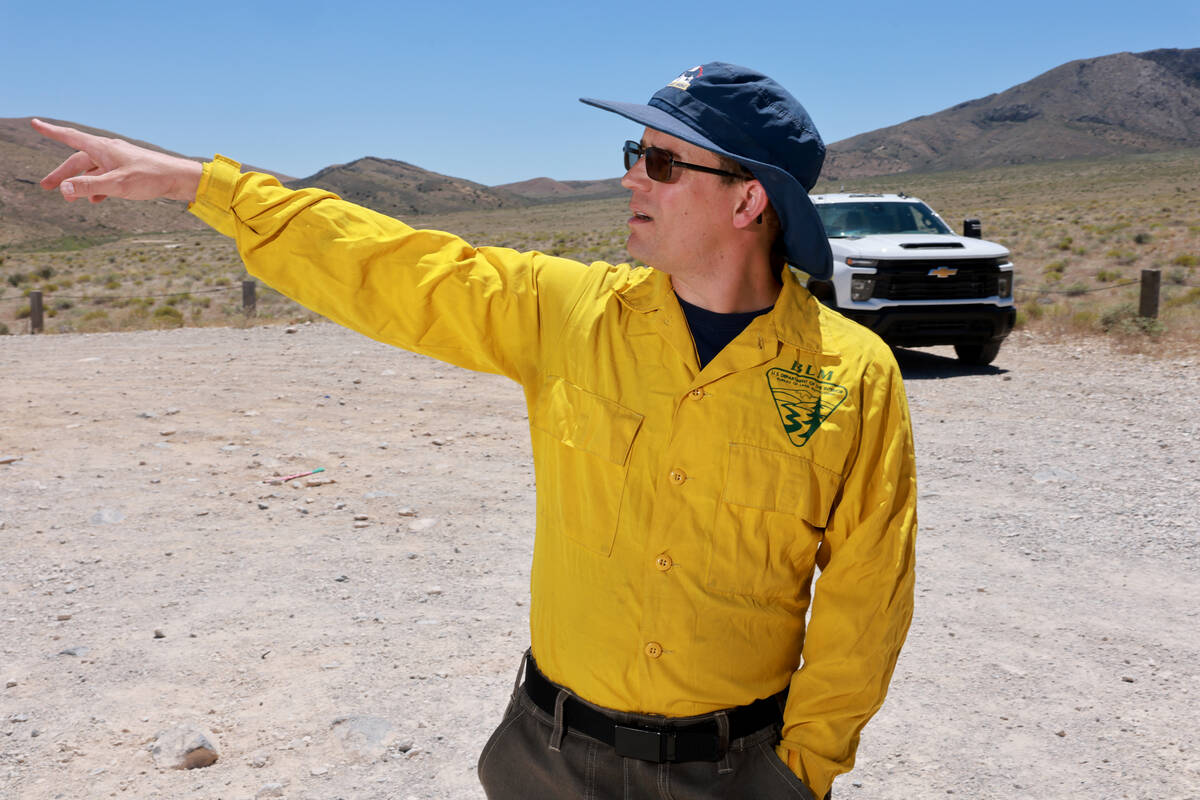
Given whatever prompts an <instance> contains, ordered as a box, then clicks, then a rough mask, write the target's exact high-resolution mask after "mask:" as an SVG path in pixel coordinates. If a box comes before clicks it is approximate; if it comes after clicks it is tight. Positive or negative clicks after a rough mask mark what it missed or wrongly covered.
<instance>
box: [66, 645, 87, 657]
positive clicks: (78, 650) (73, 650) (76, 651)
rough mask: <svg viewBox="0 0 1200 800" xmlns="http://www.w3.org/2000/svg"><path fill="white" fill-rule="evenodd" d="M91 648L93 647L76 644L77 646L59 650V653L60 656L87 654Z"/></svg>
mask: <svg viewBox="0 0 1200 800" xmlns="http://www.w3.org/2000/svg"><path fill="white" fill-rule="evenodd" d="M90 649H91V648H89V647H84V646H83V645H76V646H75V647H68V648H67V649H66V650H59V651H58V654H59V655H60V656H76V657H79V656H86V655H87V654H88V651H89V650H90Z"/></svg>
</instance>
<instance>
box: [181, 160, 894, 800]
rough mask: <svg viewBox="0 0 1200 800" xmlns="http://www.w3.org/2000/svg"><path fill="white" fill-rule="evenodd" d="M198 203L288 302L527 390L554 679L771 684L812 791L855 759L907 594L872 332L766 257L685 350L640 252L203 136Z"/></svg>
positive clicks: (577, 684)
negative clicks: (750, 284) (453, 223)
mask: <svg viewBox="0 0 1200 800" xmlns="http://www.w3.org/2000/svg"><path fill="white" fill-rule="evenodd" d="M191 210H192V212H193V213H194V214H196V216H198V217H199V218H201V219H202V220H204V221H206V222H208V223H209V224H210V225H212V226H213V227H215V228H217V229H218V230H220V231H222V232H224V233H226V234H228V235H230V236H233V237H234V238H235V239H236V240H237V246H238V250H239V251H240V252H241V254H242V258H243V259H244V261H245V263H246V267H247V269H248V270H249V271H250V272H251V273H252V274H254V275H256V276H258V277H260V278H261V279H262V280H264V281H265V282H267V283H268V284H270V285H271V286H273V287H275V288H276V289H278V290H279V291H281V292H282V293H284V294H286V295H288V296H289V297H292V298H293V299H295V300H297V301H298V302H300V303H301V304H303V305H305V306H307V307H309V308H311V309H313V310H315V311H317V312H319V313H321V314H323V315H325V316H327V317H329V318H330V319H332V320H334V321H336V322H338V323H341V324H343V325H345V326H347V327H350V328H353V329H354V330H357V331H360V332H361V333H364V334H366V335H367V336H370V337H372V338H375V339H378V340H380V341H383V342H387V343H389V344H393V345H396V346H398V347H403V348H405V349H409V350H413V351H416V352H420V353H424V354H426V355H430V356H433V357H434V358H438V359H441V360H444V361H448V362H451V363H454V364H458V365H460V366H463V367H467V368H469V369H474V370H482V371H487V372H495V373H500V374H503V375H507V376H508V377H509V378H511V379H513V380H514V381H517V382H518V383H520V384H521V385H522V386H523V387H524V391H525V397H526V400H527V403H528V408H529V419H530V428H531V435H532V442H533V458H534V465H535V470H536V474H537V535H536V539H535V545H534V558H533V571H532V587H531V590H532V600H531V608H530V627H531V633H532V640H533V641H532V646H533V652H534V655H535V657H536V658H537V662H538V665H539V666H540V667H541V668H542V670H543V671H544V672H545V674H546V675H547V676H548V677H549V678H550V679H551V680H554V681H556V682H558V683H561V684H563V685H565V686H567V687H569V688H570V689H572V690H573V691H575V692H576V693H578V694H579V695H581V696H582V697H584V698H586V699H588V700H590V701H592V702H594V703H597V704H600V705H603V706H607V707H609V708H613V709H618V710H624V711H634V712H640V713H650V714H663V715H668V716H686V715H693V714H701V713H705V712H709V711H714V710H717V709H721V708H728V707H731V706H738V705H744V704H746V703H749V702H752V701H753V700H755V699H756V698H760V697H767V696H770V695H772V694H774V693H776V692H778V691H780V690H782V689H783V688H785V687H787V686H788V685H789V683H790V693H789V699H788V703H787V708H786V711H785V722H784V729H783V741H782V743H781V745H780V754H781V756H782V757H783V758H785V759H787V760H789V763H790V765H791V766H792V768H793V769H794V770H796V771H797V773H798V774H799V775H800V777H801V778H802V779H804V780H805V782H806V783H808V785H809V786H810V787H811V788H812V789H813V791H814V793H815V794H816V796H817V797H822V796H823V795H824V794H825V792H826V791H827V790H828V789H829V787H830V785H831V783H832V781H833V777H834V776H835V775H837V774H838V773H841V772H845V771H847V770H849V769H850V768H851V766H853V763H854V752H855V749H856V747H857V744H858V737H859V732H860V731H861V729H862V727H863V725H864V724H866V722H867V720H868V719H869V718H870V717H871V715H872V714H873V713H874V712H875V711H876V710H877V709H878V708H879V706H880V704H881V703H882V702H883V698H884V695H885V694H886V691H887V686H888V682H889V680H890V678H891V674H892V669H893V667H894V665H895V661H896V658H897V655H898V654H899V651H900V647H901V644H902V643H903V640H904V637H905V634H906V632H907V629H908V624H909V620H910V617H911V614H912V588H913V567H914V535H915V527H916V512H915V506H916V493H915V472H914V463H913V449H912V440H911V431H910V425H909V418H908V409H907V403H906V399H905V395H904V390H903V386H902V384H901V379H900V374H899V370H898V369H897V367H896V364H895V361H894V359H893V358H892V355H891V352H890V351H889V350H888V348H887V347H886V346H885V345H884V344H883V343H882V342H880V341H879V339H878V338H876V337H875V336H874V334H871V333H869V332H868V331H866V329H864V328H862V327H860V326H858V325H855V324H853V323H850V322H848V321H847V320H845V319H844V318H843V317H841V316H840V315H838V314H836V313H834V312H832V311H830V310H829V309H827V308H825V307H824V306H822V305H821V304H820V303H818V302H816V301H815V300H814V299H813V298H812V296H811V295H809V294H808V292H807V291H806V290H805V289H804V288H803V287H802V286H801V285H800V283H799V281H798V280H797V278H796V276H795V275H794V274H793V273H791V272H790V271H785V275H784V286H783V290H782V293H781V294H780V296H779V299H778V301H777V303H776V305H775V308H774V309H773V310H772V311H771V312H770V313H767V314H764V315H762V316H760V317H758V318H756V319H755V320H754V321H753V322H751V323H750V325H749V326H748V327H747V328H746V329H745V330H744V331H743V332H742V333H741V334H740V335H739V336H737V337H736V338H735V339H734V340H733V341H732V342H731V343H730V344H729V345H728V346H726V347H725V348H724V349H723V350H722V351H721V352H720V353H719V354H718V355H717V356H716V357H715V358H714V359H713V360H712V361H711V362H710V363H709V364H707V365H706V366H705V367H704V369H703V370H701V369H700V368H699V364H698V361H697V357H696V352H695V347H694V345H693V342H692V338H691V334H690V332H689V329H688V326H687V323H686V321H685V319H684V317H683V313H682V311H681V310H680V307H679V304H678V301H677V300H676V299H675V296H674V293H673V291H672V288H671V282H670V278H669V276H667V275H666V274H664V273H662V272H659V271H657V270H653V269H649V268H633V267H630V266H629V265H627V264H622V265H615V266H614V265H609V264H604V263H595V264H592V265H584V264H580V263H578V262H575V261H571V260H568V259H562V258H555V257H551V256H547V255H543V254H540V253H518V252H515V251H512V250H507V249H503V248H487V247H481V248H475V247H472V246H471V245H469V244H467V243H466V242H465V241H463V240H462V239H460V238H458V237H456V236H452V235H450V234H447V233H442V232H438V231H426V230H415V229H413V228H411V227H409V226H407V225H404V224H403V223H401V222H399V221H397V220H395V219H392V218H390V217H386V216H384V215H382V214H377V213H375V212H372V211H369V210H367V209H364V208H361V207H359V206H355V205H353V204H350V203H346V202H344V201H341V200H339V199H337V198H336V197H335V196H334V195H332V194H330V193H328V192H324V191H320V190H313V189H306V190H301V191H295V192H293V191H290V190H287V189H285V188H283V187H281V186H280V185H279V184H278V183H277V182H276V181H275V180H274V179H273V178H270V177H268V176H265V175H257V174H247V175H239V173H238V167H237V165H236V164H235V163H233V162H230V161H228V160H226V159H223V158H222V157H220V156H218V157H217V160H216V161H215V162H213V163H210V164H208V165H206V166H205V170H204V177H203V179H202V181H201V184H200V190H199V192H198V194H197V198H196V200H195V202H194V203H193V204H192V206H191ZM818 565H820V567H821V573H820V577H819V579H818V580H817V581H816V590H815V602H814V603H813V604H812V605H813V607H812V618H811V622H810V624H809V625H808V628H807V632H806V629H805V615H806V612H807V611H808V610H809V605H810V598H811V596H812V586H813V576H814V573H815V571H816V568H817V566H818Z"/></svg>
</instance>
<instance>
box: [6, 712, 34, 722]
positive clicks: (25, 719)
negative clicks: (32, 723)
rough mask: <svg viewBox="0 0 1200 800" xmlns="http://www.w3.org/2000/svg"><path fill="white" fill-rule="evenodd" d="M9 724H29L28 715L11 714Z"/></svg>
mask: <svg viewBox="0 0 1200 800" xmlns="http://www.w3.org/2000/svg"><path fill="white" fill-rule="evenodd" d="M8 721H9V722H29V715H28V714H25V713H19V714H13V715H11V716H9V718H8Z"/></svg>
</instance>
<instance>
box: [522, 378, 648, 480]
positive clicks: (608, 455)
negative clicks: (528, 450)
mask: <svg viewBox="0 0 1200 800" xmlns="http://www.w3.org/2000/svg"><path fill="white" fill-rule="evenodd" d="M530 422H531V424H532V425H533V426H534V427H535V428H537V429H538V430H540V431H542V432H543V433H546V434H549V435H550V436H553V437H554V438H556V439H558V440H559V441H561V442H562V443H563V444H565V445H567V446H568V447H574V448H575V449H577V450H583V451H584V452H587V453H591V454H592V455H595V456H599V457H600V458H603V459H605V460H606V461H611V462H613V463H614V464H621V465H624V463H625V460H626V459H627V458H629V450H630V448H631V447H632V446H633V439H634V437H635V436H636V435H637V432H638V428H640V427H641V425H642V415H641V414H638V413H637V412H635V411H630V410H629V409H628V408H625V407H624V406H622V405H620V404H619V403H616V402H614V401H612V400H609V399H608V398H605V397H601V396H600V395H598V394H595V393H593V392H589V391H588V390H587V389H582V388H580V387H578V386H576V385H575V384H573V383H571V382H570V381H567V380H564V379H563V378H551V379H550V380H549V381H548V382H547V384H546V386H545V387H544V388H543V390H542V393H541V396H540V397H539V398H538V401H537V406H536V407H535V408H534V412H533V419H532V420H531V421H530Z"/></svg>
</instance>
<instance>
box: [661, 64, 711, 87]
mask: <svg viewBox="0 0 1200 800" xmlns="http://www.w3.org/2000/svg"><path fill="white" fill-rule="evenodd" d="M703 74H704V67H692V68H691V69H688V70H684V72H683V74H682V75H680V76H679V77H678V78H676V79H675V80H673V81H671V82H670V83H668V84H667V86H674V87H675V88H676V89H680V90H682V91H685V92H686V91H687V90H688V89H690V88H692V81H694V80H696V78H699V77H700V76H701V75H703Z"/></svg>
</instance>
